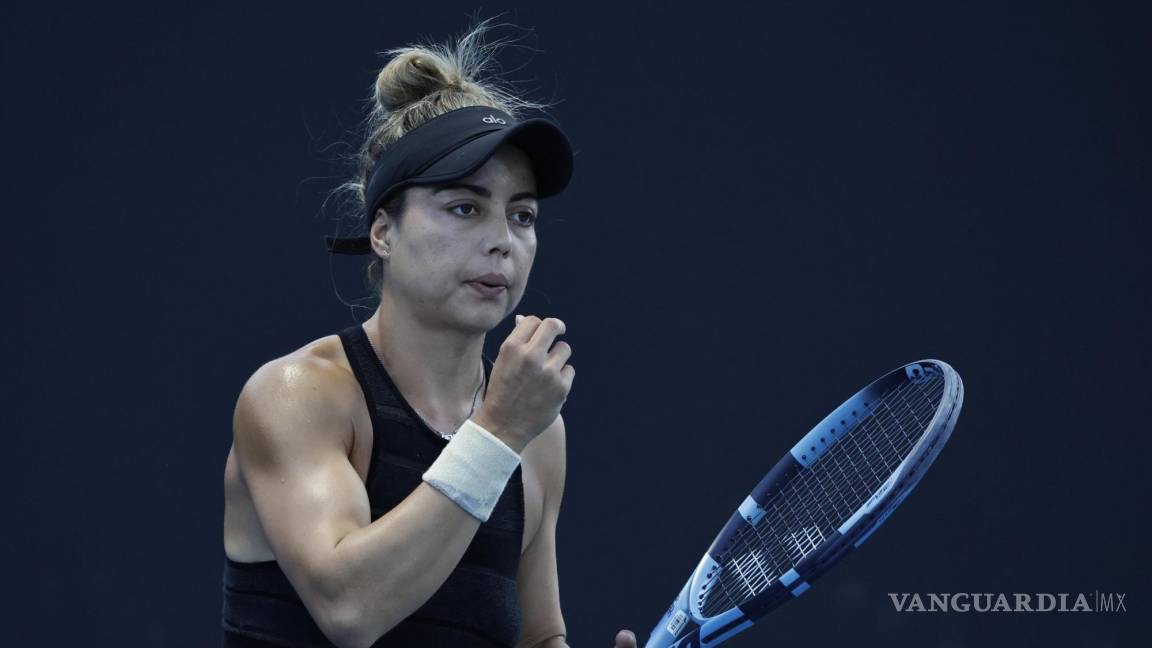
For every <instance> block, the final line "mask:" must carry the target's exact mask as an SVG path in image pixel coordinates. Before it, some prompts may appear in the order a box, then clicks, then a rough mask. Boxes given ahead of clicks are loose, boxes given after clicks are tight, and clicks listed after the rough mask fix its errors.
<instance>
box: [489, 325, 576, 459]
mask: <svg viewBox="0 0 1152 648" xmlns="http://www.w3.org/2000/svg"><path fill="white" fill-rule="evenodd" d="M564 331H565V326H564V322H562V321H560V320H559V319H556V318H555V317H546V318H544V319H543V320H541V319H540V318H539V317H535V316H533V315H529V316H527V317H525V316H522V315H517V316H516V327H515V328H513V329H512V333H510V334H509V335H508V338H507V339H506V340H504V343H503V344H501V345H500V353H499V355H497V356H496V362H495V363H494V364H493V366H492V372H491V374H490V375H489V378H488V389H487V391H486V392H485V396H484V403H483V404H482V405H481V406H480V410H479V411H478V412H476V415H475V416H473V417H472V420H473V421H474V422H475V423H476V424H477V425H479V426H480V427H482V428H484V429H486V430H488V431H489V432H491V433H492V434H493V435H494V436H495V437H496V438H498V439H500V440H501V441H503V442H504V443H505V444H507V445H508V446H509V447H510V448H512V449H513V450H515V451H516V452H521V451H523V450H524V447H525V446H527V445H528V443H529V442H530V441H532V439H534V438H536V436H537V435H539V434H540V433H541V432H543V431H544V430H546V429H548V426H549V425H551V424H552V422H553V421H555V420H556V417H557V416H559V415H560V408H561V407H562V406H563V405H564V401H565V400H567V399H568V390H570V389H571V388H572V377H573V376H574V375H575V374H576V370H575V369H573V368H572V365H570V364H567V362H568V358H569V357H570V356H571V355H572V348H571V347H569V346H568V344H567V343H566V342H563V341H559V342H556V344H555V345H553V344H552V343H553V341H554V340H556V336H557V335H561V334H563V333H564Z"/></svg>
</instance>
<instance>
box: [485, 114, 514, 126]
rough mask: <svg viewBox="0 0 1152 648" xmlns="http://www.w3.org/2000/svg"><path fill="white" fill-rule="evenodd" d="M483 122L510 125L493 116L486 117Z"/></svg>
mask: <svg viewBox="0 0 1152 648" xmlns="http://www.w3.org/2000/svg"><path fill="white" fill-rule="evenodd" d="M483 121H484V123H485V124H507V123H508V122H506V121H504V120H503V119H501V118H499V117H493V116H492V115H488V116H487V117H485V118H484V119H483Z"/></svg>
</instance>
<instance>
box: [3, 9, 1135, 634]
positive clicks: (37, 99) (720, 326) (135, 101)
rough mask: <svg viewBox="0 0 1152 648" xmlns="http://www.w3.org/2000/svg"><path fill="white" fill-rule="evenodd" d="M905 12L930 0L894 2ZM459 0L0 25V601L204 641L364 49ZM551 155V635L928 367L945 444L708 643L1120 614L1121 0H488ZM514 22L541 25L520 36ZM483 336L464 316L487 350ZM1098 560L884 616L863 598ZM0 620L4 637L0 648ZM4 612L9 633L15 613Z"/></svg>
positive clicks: (650, 602) (634, 618) (1125, 490)
mask: <svg viewBox="0 0 1152 648" xmlns="http://www.w3.org/2000/svg"><path fill="white" fill-rule="evenodd" d="M926 4H927V5H931V6H925V5H926ZM476 8H477V7H476V6H475V5H473V4H470V3H461V2H436V3H382V2H377V3H330V4H325V5H321V4H319V3H299V4H296V5H288V4H284V3H275V4H273V3H268V4H261V5H255V4H249V3H229V4H220V5H209V4H205V3H195V4H194V5H191V4H190V5H188V7H186V8H176V6H175V5H169V4H168V3H139V4H136V5H129V4H118V5H117V6H116V7H107V6H104V5H103V4H102V3H99V4H94V5H92V6H89V7H86V8H77V7H72V6H66V5H61V6H57V7H51V8H40V9H37V10H28V9H26V8H24V9H17V8H14V7H10V6H5V8H3V9H0V16H2V17H3V20H2V25H3V26H2V29H3V32H4V35H3V46H2V47H3V51H2V65H3V77H2V78H3V89H4V90H3V94H4V99H3V102H2V104H0V106H2V107H0V110H2V111H3V113H2V114H3V123H4V129H5V136H4V141H5V145H4V156H5V159H6V162H5V172H4V173H3V183H4V184H3V189H4V200H5V203H6V210H5V211H6V221H7V223H8V230H7V232H8V234H7V236H6V237H5V240H6V241H7V246H6V254H5V255H4V264H5V270H6V272H5V283H6V285H8V286H9V287H11V288H13V289H14V290H10V291H9V295H12V297H11V298H10V299H9V301H8V304H7V306H8V307H7V308H6V309H5V310H6V312H7V313H8V316H7V317H6V319H5V321H6V329H7V331H6V334H5V336H4V337H5V342H6V344H5V347H6V350H5V355H6V357H7V358H8V360H9V372H8V382H9V387H8V388H7V389H6V390H5V393H6V401H8V405H7V407H6V409H7V411H8V412H9V415H8V417H7V419H8V424H7V425H6V426H5V427H6V431H7V435H8V438H9V439H10V440H14V445H13V441H10V442H9V451H8V452H7V453H5V455H6V458H7V460H6V461H5V465H6V466H7V467H6V469H5V471H4V473H5V477H4V479H5V482H6V484H5V492H6V493H7V494H8V495H9V499H10V500H11V503H10V504H9V505H8V506H7V507H6V510H5V514H6V515H5V517H6V520H5V524H4V529H5V533H4V544H3V547H4V552H3V553H4V563H5V566H4V569H5V574H6V580H7V582H6V587H5V589H6V590H8V592H9V595H8V596H7V597H6V598H7V599H8V600H9V601H10V602H9V603H8V604H6V608H7V609H6V613H5V615H4V616H5V619H6V621H5V623H4V625H5V630H4V634H5V635H6V636H7V637H9V638H11V637H15V638H16V639H18V640H19V641H18V642H17V643H18V644H19V645H24V646H55V645H88V646H105V645H109V646H110V645H118V646H129V645H130V646H206V645H217V644H218V641H219V630H218V625H219V608H220V574H221V563H222V560H223V551H222V545H221V519H222V510H223V496H222V490H221V478H222V472H223V466H224V458H225V456H226V454H227V451H228V448H229V444H230V441H231V429H230V422H231V411H232V407H233V405H234V403H235V398H236V395H237V394H238V392H239V389H240V386H241V385H242V384H243V382H244V381H245V379H246V378H247V377H248V375H250V373H251V372H252V371H253V370H254V369H255V368H256V367H258V366H259V365H260V364H262V363H263V362H265V361H267V360H269V359H271V358H274V357H276V356H279V355H282V354H284V353H286V352H288V351H289V350H292V349H295V348H297V347H299V346H301V345H302V344H304V343H305V342H307V341H309V340H312V339H314V338H317V337H320V336H323V335H326V334H330V333H332V332H334V331H336V330H338V329H339V328H342V327H344V326H347V325H348V324H350V323H351V322H352V321H353V317H354V316H355V317H358V318H360V319H363V318H364V317H366V316H367V312H350V310H349V309H348V308H347V307H346V306H345V305H344V304H342V303H341V301H340V300H339V299H337V297H336V295H335V294H334V290H333V278H335V285H336V286H338V287H339V289H340V291H341V293H342V294H343V295H344V296H345V298H352V297H355V296H357V290H358V288H359V283H358V275H359V272H360V269H359V264H360V263H361V262H360V261H359V260H351V259H337V260H335V263H334V265H333V266H332V267H331V268H330V266H329V264H330V259H329V258H328V256H327V255H326V254H325V252H324V250H323V245H322V242H321V235H322V234H324V233H327V232H331V231H333V230H334V228H335V225H334V221H333V220H332V219H333V218H334V217H335V216H336V213H335V212H334V210H333V209H331V205H329V208H328V209H324V208H323V205H322V203H323V201H324V198H325V196H326V195H327V193H328V192H329V191H330V190H331V189H332V188H333V187H334V186H335V185H336V184H337V183H338V182H339V181H341V180H343V179H344V178H343V176H342V175H341V174H342V172H343V170H342V168H341V167H339V165H338V164H336V157H337V156H338V155H339V154H342V153H347V152H349V151H350V147H351V146H354V145H355V143H356V140H355V137H354V128H355V126H356V123H357V120H358V119H359V118H360V117H361V113H360V112H359V110H360V107H361V104H360V101H361V99H362V98H364V97H365V96H366V93H367V91H368V88H369V86H370V84H371V83H372V81H373V79H374V78H375V73H376V70H377V69H378V67H379V65H380V64H381V63H382V60H383V59H381V58H379V57H377V56H376V55H375V52H379V51H383V50H385V49H387V48H390V47H395V46H398V45H402V44H404V43H407V42H410V41H412V40H414V39H416V38H417V37H418V36H421V35H428V36H431V37H434V38H437V39H443V38H445V37H447V36H449V35H450V34H453V33H459V32H460V31H461V30H462V29H464V28H465V27H466V26H467V24H468V18H467V14H469V13H471V12H472V11H474V10H475V9H476ZM505 10H511V13H508V14H506V15H505V18H507V19H509V20H511V21H513V22H516V23H518V24H520V25H522V26H526V27H532V28H534V29H535V31H536V38H537V40H536V41H534V42H535V44H536V46H537V47H538V48H539V49H540V50H542V51H540V52H538V53H536V54H535V55H533V56H531V57H528V56H526V54H527V53H526V52H523V51H521V52H515V51H510V52H508V55H509V56H508V57H507V58H506V59H505V60H506V63H507V64H508V67H515V66H516V65H520V64H523V65H524V67H523V68H521V69H520V70H518V71H516V72H515V73H513V74H511V75H510V76H511V77H512V78H514V79H527V80H528V82H527V83H525V84H522V87H526V88H528V89H532V88H535V89H536V91H535V93H534V95H533V96H536V97H537V98H550V97H553V96H555V97H557V98H560V99H562V100H563V101H562V102H561V103H560V104H559V105H558V106H556V107H555V108H554V109H553V110H552V111H551V114H552V115H553V116H554V117H555V118H556V119H557V120H558V121H559V122H560V123H561V124H562V125H563V126H564V127H565V128H566V130H567V131H568V133H569V134H570V136H571V138H572V140H573V141H574V143H575V145H576V148H577V149H578V155H577V173H576V176H575V179H574V182H573V184H572V185H571V187H570V189H569V191H568V192H567V193H565V194H564V195H563V196H561V197H559V198H557V199H554V200H551V201H548V202H547V203H545V206H544V212H543V214H542V221H541V223H540V225H539V237H540V249H539V254H538V257H537V264H536V268H535V271H534V273H533V277H532V280H531V284H530V287H529V290H528V293H527V294H526V296H525V299H524V301H523V303H522V305H521V307H520V309H519V312H524V313H533V314H539V315H552V316H558V317H562V318H563V319H564V320H565V321H566V322H567V324H568V331H569V332H568V335H567V336H566V339H567V340H568V341H569V342H570V344H571V345H572V347H573V349H574V355H573V359H572V362H573V364H574V365H575V366H576V367H577V370H578V373H579V376H578V377H577V379H576V383H575V385H574V388H573V391H572V394H571V397H570V399H569V401H568V403H567V405H566V406H565V409H564V413H565V418H566V420H567V422H568V443H569V459H568V461H569V473H568V485H567V493H566V497H565V506H564V511H563V514H562V516H561V520H560V540H559V543H560V544H559V557H560V576H561V593H562V597H563V603H564V610H565V616H566V619H567V622H568V628H569V631H570V633H569V641H570V643H571V644H572V645H573V646H574V647H577V648H588V647H592V646H608V645H610V644H611V640H612V635H613V634H614V632H615V631H616V630H617V629H618V628H621V627H630V628H633V629H635V630H637V632H638V634H639V635H640V636H641V638H643V637H645V636H647V632H648V630H649V629H650V628H651V627H652V625H653V624H654V623H655V622H656V620H657V619H658V618H659V617H660V615H661V614H662V613H663V611H664V609H665V607H666V605H667V604H668V602H669V600H671V598H672V596H673V595H674V594H675V593H676V592H677V591H678V590H679V588H680V586H681V584H682V583H683V581H684V579H685V578H686V577H687V576H688V574H689V572H690V571H691V568H692V567H693V566H694V565H695V563H696V561H697V560H698V559H699V556H700V555H701V553H702V552H703V551H704V549H705V548H706V547H707V545H708V543H709V541H710V540H711V538H712V536H713V535H714V533H715V532H716V530H717V529H718V526H719V525H720V524H721V523H722V522H723V521H724V520H725V519H726V518H727V516H728V515H729V513H730V512H731V510H732V509H733V508H734V507H735V506H736V505H737V504H738V503H739V502H740V500H741V499H742V498H743V497H744V495H745V494H746V493H747V491H748V490H749V489H750V488H751V486H752V485H753V484H754V483H755V482H756V480H757V479H758V478H759V477H760V475H761V474H762V473H763V471H764V470H765V469H767V467H769V466H770V465H771V464H772V463H773V462H774V461H775V460H776V459H777V458H778V457H779V456H780V455H781V454H782V453H783V452H785V451H786V450H787V448H789V447H790V446H791V445H792V443H793V442H794V441H795V440H796V439H797V438H799V436H800V435H802V434H803V433H804V432H806V431H807V430H808V429H809V428H810V427H811V426H812V425H813V424H814V423H815V422H817V421H818V420H819V419H820V418H822V417H823V415H824V414H825V413H826V412H827V411H828V410H829V409H830V408H832V407H833V406H835V405H836V404H838V403H839V402H840V401H841V400H842V399H844V398H845V397H847V396H848V395H850V394H851V393H852V392H853V391H855V390H856V389H857V388H859V387H860V386H862V385H863V384H865V383H867V382H868V381H870V380H871V379H873V378H875V377H876V376H878V375H880V374H881V373H883V372H884V371H886V370H888V369H891V368H893V367H895V366H897V365H899V364H902V363H904V362H908V361H912V360H915V359H919V358H923V357H938V358H941V359H944V360H946V361H948V362H950V363H952V364H953V366H954V367H956V369H957V370H958V371H959V372H960V373H961V375H962V376H963V377H964V380H965V384H966V387H967V399H966V402H965V405H964V413H963V415H962V416H961V419H960V423H959V426H958V427H957V430H956V432H955V434H954V436H953V437H952V440H951V441H950V443H949V444H948V447H947V448H946V449H945V451H944V452H943V453H942V455H941V456H940V458H939V460H938V461H937V464H936V466H935V467H934V468H933V470H932V472H931V473H930V474H929V475H928V477H927V478H926V479H925V480H924V481H923V482H922V484H921V486H920V487H919V489H918V490H917V492H916V494H915V495H913V496H912V497H911V498H910V499H909V501H908V502H907V503H906V504H905V505H904V506H903V507H902V508H901V510H900V512H899V513H898V514H897V515H894V516H893V517H892V518H891V520H890V521H889V522H888V524H886V525H885V527H884V528H883V529H881V530H880V531H879V532H878V533H877V534H876V535H875V536H874V538H873V539H872V540H870V541H869V544H868V545H866V548H865V549H864V550H863V551H861V552H860V553H859V554H857V555H855V556H852V557H851V558H850V559H848V560H847V561H846V562H845V563H844V564H843V565H842V566H841V567H840V568H838V569H837V570H836V571H835V572H833V573H832V574H830V575H829V576H827V577H826V578H825V579H824V580H822V581H820V582H819V583H817V584H816V585H815V586H814V587H813V589H812V590H811V591H810V592H809V593H808V594H805V595H804V597H803V598H801V599H799V600H797V601H796V602H794V603H791V604H789V605H787V606H785V607H783V608H781V609H780V610H779V611H777V612H776V613H774V614H772V615H771V616H769V617H768V618H766V619H765V620H764V621H763V622H762V623H761V624H760V625H758V626H757V627H756V628H754V629H752V630H750V631H748V632H746V633H745V634H743V635H741V636H738V637H737V638H736V639H734V640H732V641H731V643H730V645H732V646H733V647H737V646H763V645H788V644H792V643H797V642H804V643H805V644H808V645H812V646H840V645H844V644H845V643H850V644H858V645H869V646H870V645H896V646H985V647H990V646H1013V647H1015V646H1032V645H1035V646H1052V645H1059V646H1098V647H1105V646H1130V645H1138V641H1139V640H1140V638H1141V637H1143V635H1144V633H1145V632H1146V631H1147V630H1148V629H1149V628H1148V625H1149V624H1148V621H1147V619H1148V617H1149V611H1150V603H1149V593H1150V591H1152V590H1149V588H1148V582H1149V569H1148V560H1147V559H1146V558H1145V557H1144V554H1143V550H1140V549H1139V547H1143V546H1146V545H1147V540H1146V538H1145V535H1144V534H1145V531H1146V526H1147V524H1146V517H1147V514H1148V501H1149V499H1148V497H1149V484H1150V483H1152V480H1150V479H1149V477H1148V468H1147V464H1148V460H1149V451H1148V448H1149V445H1148V443H1147V440H1146V435H1147V433H1148V430H1149V426H1148V421H1149V415H1150V414H1152V411H1150V407H1149V401H1150V399H1149V380H1148V370H1149V360H1150V353H1149V351H1150V349H1149V340H1148V316H1149V303H1148V285H1149V254H1148V249H1147V248H1148V244H1149V234H1150V233H1152V232H1150V229H1152V228H1150V226H1149V223H1148V217H1149V206H1150V204H1149V203H1150V202H1152V201H1150V200H1149V191H1148V184H1149V171H1148V169H1149V166H1148V151H1149V138H1148V128H1147V121H1148V115H1149V112H1150V109H1152V101H1149V99H1150V98H1149V83H1148V78H1147V73H1148V66H1147V61H1148V60H1149V54H1150V52H1149V50H1150V49H1152V48H1150V47H1149V43H1148V33H1149V29H1150V27H1152V25H1150V24H1149V20H1148V19H1147V16H1146V15H1145V14H1144V12H1142V11H1141V10H1140V9H1139V3H1131V4H1118V3H1101V2H1035V3H1022V2H1011V3H1005V2H995V3H980V4H974V3H963V4H961V3H919V2H880V3H876V2H871V3H858V2H835V3H829V2H819V3H813V2H783V3H781V2H776V3H766V4H724V3H717V2H707V3H700V2H697V3H691V4H683V5H681V4H666V3H656V2H650V3H631V4H630V3H624V2H610V3H603V4H589V3H586V2H579V3H566V4H558V3H557V4H548V5H543V4H532V5H529V4H528V3H524V4H523V6H519V7H518V8H516V7H514V6H512V5H505V4H504V3H486V4H485V5H484V6H483V15H485V16H491V15H495V14H497V13H499V12H501V11H505ZM529 42H533V41H529ZM508 330H509V325H508V324H504V325H502V326H501V327H499V328H498V329H497V330H495V331H493V333H492V335H491V336H490V337H489V340H488V342H489V348H490V357H495V356H494V355H493V354H494V353H495V349H496V346H497V345H498V344H499V342H500V341H502V340H503V338H504V336H505V335H506V334H507V332H508ZM1095 590H1101V591H1108V592H1126V593H1127V599H1126V604H1127V606H1128V610H1129V611H1128V612H1127V613H1126V614H1116V615H1105V614H1047V615H1043V614H1032V615H1028V614H980V615H978V614H972V613H970V614H920V615H914V614H901V613H897V612H896V611H895V610H894V609H893V606H892V604H891V602H890V601H889V599H888V596H887V593H888V592H921V593H927V592H1007V593H1012V592H1032V593H1036V592H1072V593H1076V592H1093V591H1095ZM5 643H8V641H5ZM12 645H16V644H15V643H14V644H12Z"/></svg>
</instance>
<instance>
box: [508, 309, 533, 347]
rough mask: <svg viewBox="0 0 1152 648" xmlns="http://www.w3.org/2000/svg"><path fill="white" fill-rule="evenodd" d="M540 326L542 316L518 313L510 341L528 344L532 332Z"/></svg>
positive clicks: (509, 337) (509, 336) (509, 335)
mask: <svg viewBox="0 0 1152 648" xmlns="http://www.w3.org/2000/svg"><path fill="white" fill-rule="evenodd" d="M539 326H540V318H539V317H536V316H535V315H517V316H516V327H515V328H513V329H512V332H511V333H510V334H508V341H509V342H513V343H516V344H527V343H528V341H529V340H531V339H532V334H533V333H535V332H536V328H537V327H539Z"/></svg>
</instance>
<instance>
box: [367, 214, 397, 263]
mask: <svg viewBox="0 0 1152 648" xmlns="http://www.w3.org/2000/svg"><path fill="white" fill-rule="evenodd" d="M368 238H369V240H370V241H371V242H372V251H373V252H375V253H376V254H377V255H378V256H379V257H380V258H382V259H387V258H388V255H389V254H391V253H392V220H391V218H390V217H389V216H388V212H386V211H384V210H383V209H377V210H376V218H375V219H374V220H373V221H372V227H371V228H369V230H368Z"/></svg>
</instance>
